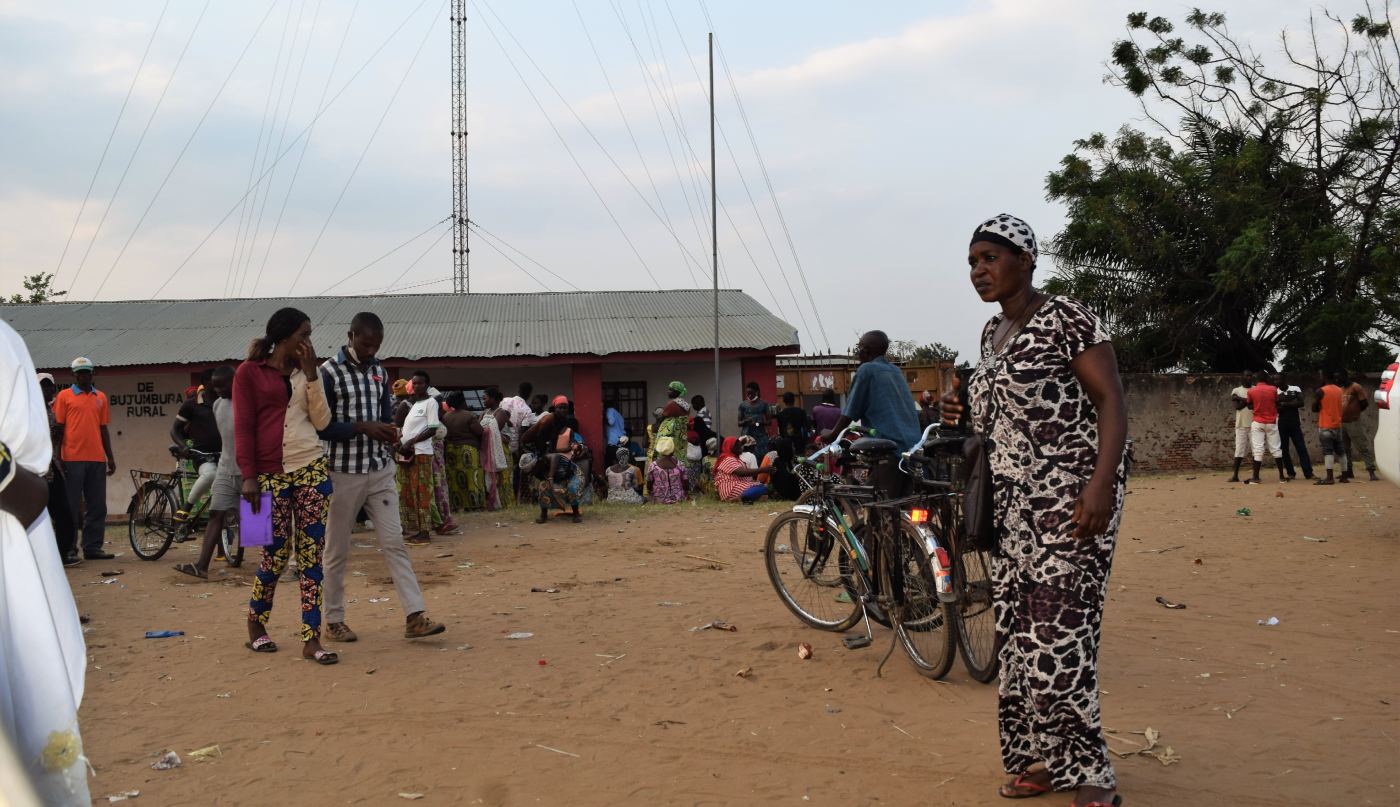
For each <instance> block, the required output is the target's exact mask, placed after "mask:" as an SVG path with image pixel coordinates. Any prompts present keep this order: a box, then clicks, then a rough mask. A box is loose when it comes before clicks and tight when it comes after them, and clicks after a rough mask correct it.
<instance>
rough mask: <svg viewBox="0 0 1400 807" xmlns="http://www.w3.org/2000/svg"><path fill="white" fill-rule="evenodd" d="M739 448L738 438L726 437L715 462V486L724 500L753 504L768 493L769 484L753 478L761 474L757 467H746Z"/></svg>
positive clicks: (720, 498) (720, 497)
mask: <svg viewBox="0 0 1400 807" xmlns="http://www.w3.org/2000/svg"><path fill="white" fill-rule="evenodd" d="M739 448H740V446H739V440H738V438H735V437H726V438H724V447H723V448H721V449H720V454H719V460H718V461H717V462H716V463H715V470H714V478H715V488H716V489H717V490H718V491H719V500H720V501H722V502H743V503H744V504H753V503H754V502H755V501H757V500H759V499H761V498H763V497H764V496H767V495H768V486H767V485H763V484H760V483H759V482H758V481H757V480H755V479H754V478H753V477H756V476H758V474H759V471H758V469H757V468H749V467H746V466H745V465H744V463H742V462H740V461H739Z"/></svg>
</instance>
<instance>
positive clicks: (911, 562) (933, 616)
mask: <svg viewBox="0 0 1400 807" xmlns="http://www.w3.org/2000/svg"><path fill="white" fill-rule="evenodd" d="M897 540H898V541H899V551H898V552H897V553H896V554H898V556H899V557H898V558H897V559H893V558H892V559H888V560H886V561H884V562H886V563H895V562H897V563H899V564H900V567H899V570H900V571H902V572H903V575H902V576H903V578H904V606H903V612H902V614H901V618H900V619H899V621H898V622H896V623H895V633H896V634H897V635H898V636H899V641H900V644H902V645H904V652H905V653H906V654H907V655H908V656H909V660H910V661H912V662H914V667H915V669H917V670H918V671H919V674H920V675H923V676H925V677H928V678H935V679H937V678H942V677H943V676H945V675H947V674H948V670H949V669H950V668H951V667H952V666H953V657H954V656H955V655H957V652H956V646H957V642H956V639H955V638H954V634H955V633H956V632H957V627H956V626H955V625H954V624H953V621H952V618H951V612H950V610H948V609H945V608H944V606H943V603H942V602H940V601H939V599H938V581H937V579H936V578H935V577H934V574H933V564H932V563H931V562H930V560H929V556H928V553H927V552H926V551H925V550H924V548H923V541H921V540H920V539H919V536H918V535H917V534H916V533H915V532H914V530H913V528H912V527H910V526H909V525H907V524H903V523H901V524H900V528H899V534H898V536H897ZM886 554H889V553H886ZM892 571H893V570H892ZM890 579H891V580H894V579H895V575H894V574H891V575H890Z"/></svg>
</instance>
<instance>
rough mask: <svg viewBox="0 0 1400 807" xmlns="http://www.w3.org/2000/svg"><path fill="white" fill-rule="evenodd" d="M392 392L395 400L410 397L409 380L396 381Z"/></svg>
mask: <svg viewBox="0 0 1400 807" xmlns="http://www.w3.org/2000/svg"><path fill="white" fill-rule="evenodd" d="M392 392H393V393H394V397H395V398H406V397H408V379H406V378H400V379H399V380H397V381H395V382H394V387H393V390H392Z"/></svg>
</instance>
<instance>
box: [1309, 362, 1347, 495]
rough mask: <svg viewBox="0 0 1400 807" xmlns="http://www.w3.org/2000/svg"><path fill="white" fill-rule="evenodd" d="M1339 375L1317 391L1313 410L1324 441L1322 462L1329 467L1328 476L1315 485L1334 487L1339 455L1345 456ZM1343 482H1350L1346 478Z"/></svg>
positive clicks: (1319, 432)
mask: <svg viewBox="0 0 1400 807" xmlns="http://www.w3.org/2000/svg"><path fill="white" fill-rule="evenodd" d="M1339 375H1340V374H1339V373H1333V374H1332V376H1331V381H1330V383H1327V384H1324V385H1323V386H1321V387H1319V388H1318V390H1317V399H1316V400H1314V401H1313V406H1312V410H1313V411H1314V412H1316V413H1317V433H1318V437H1319V438H1320V439H1321V441H1322V461H1323V463H1324V464H1325V465H1326V467H1327V476H1326V477H1324V478H1322V479H1319V480H1317V481H1316V482H1314V483H1313V484H1314V485H1333V484H1336V481H1335V480H1334V479H1333V477H1332V473H1333V468H1334V467H1335V466H1336V462H1337V459H1336V458H1337V455H1339V454H1340V455H1342V456H1345V453H1344V452H1343V450H1342V388H1341V387H1339V386H1337V384H1336V383H1335V382H1336V379H1337V377H1338V376H1339ZM1342 481H1343V482H1349V481H1350V480H1349V479H1347V478H1346V477H1345V476H1343V477H1342Z"/></svg>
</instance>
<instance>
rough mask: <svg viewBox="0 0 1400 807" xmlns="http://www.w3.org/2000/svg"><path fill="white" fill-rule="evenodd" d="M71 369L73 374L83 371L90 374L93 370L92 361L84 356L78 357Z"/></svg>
mask: <svg viewBox="0 0 1400 807" xmlns="http://www.w3.org/2000/svg"><path fill="white" fill-rule="evenodd" d="M71 367H72V368H73V372H75V373H79V372H82V371H84V370H86V371H87V372H89V373H90V372H92V371H93V369H94V365H93V363H92V359H89V358H88V357H86V356H79V357H78V358H76V359H74V360H73V364H72V365H71Z"/></svg>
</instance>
